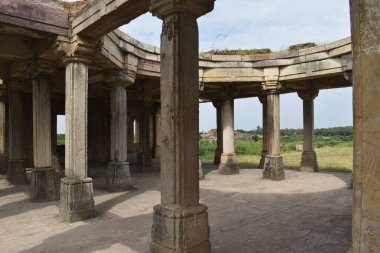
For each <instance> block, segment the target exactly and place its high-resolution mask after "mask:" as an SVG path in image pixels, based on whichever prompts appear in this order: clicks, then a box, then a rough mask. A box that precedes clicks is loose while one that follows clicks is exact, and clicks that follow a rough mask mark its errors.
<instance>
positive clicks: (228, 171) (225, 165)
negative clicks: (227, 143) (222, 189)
mask: <svg viewBox="0 0 380 253" xmlns="http://www.w3.org/2000/svg"><path fill="white" fill-rule="evenodd" d="M219 174H222V175H233V174H239V166H238V163H237V158H236V154H235V153H230V154H225V153H223V154H222V156H221V159H220V164H219Z"/></svg>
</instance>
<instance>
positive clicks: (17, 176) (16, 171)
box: [7, 83, 27, 184]
mask: <svg viewBox="0 0 380 253" xmlns="http://www.w3.org/2000/svg"><path fill="white" fill-rule="evenodd" d="M12 85H13V83H12ZM23 129H24V114H23V94H22V93H21V92H20V91H19V90H11V92H10V95H9V160H8V173H7V179H8V181H9V182H10V183H11V184H26V183H27V180H26V174H25V154H24V151H23Z"/></svg>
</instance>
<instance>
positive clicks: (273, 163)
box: [263, 155, 285, 181]
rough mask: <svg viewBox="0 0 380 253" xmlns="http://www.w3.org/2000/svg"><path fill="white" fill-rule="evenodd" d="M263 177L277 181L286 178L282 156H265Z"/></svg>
mask: <svg viewBox="0 0 380 253" xmlns="http://www.w3.org/2000/svg"><path fill="white" fill-rule="evenodd" d="M263 178H264V179H271V180H276V181H280V180H284V179H285V171H284V163H283V160H282V156H270V155H267V156H266V157H265V166H264V171H263Z"/></svg>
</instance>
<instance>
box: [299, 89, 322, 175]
mask: <svg viewBox="0 0 380 253" xmlns="http://www.w3.org/2000/svg"><path fill="white" fill-rule="evenodd" d="M318 92H319V91H318V90H308V91H304V92H298V96H299V97H300V98H301V99H302V100H303V152H302V158H301V167H300V170H301V171H304V172H318V162H317V154H316V153H315V151H314V99H315V98H316V97H317V96H318Z"/></svg>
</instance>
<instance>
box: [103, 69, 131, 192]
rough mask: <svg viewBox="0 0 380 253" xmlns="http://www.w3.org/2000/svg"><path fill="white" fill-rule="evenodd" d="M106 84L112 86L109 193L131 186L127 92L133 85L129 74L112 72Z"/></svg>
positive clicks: (108, 172)
mask: <svg viewBox="0 0 380 253" xmlns="http://www.w3.org/2000/svg"><path fill="white" fill-rule="evenodd" d="M106 82H107V83H108V84H109V85H110V86H111V162H110V163H109V164H108V170H107V183H106V187H107V190H108V191H111V192H118V191H125V190H127V189H128V188H129V187H130V186H131V184H132V180H131V173H130V170H129V163H128V152H127V150H128V139H127V136H128V129H127V126H128V123H127V91H126V87H128V86H129V85H131V84H133V82H134V80H130V79H129V78H128V76H127V73H125V72H123V71H117V72H115V71H112V72H111V73H108V74H107V77H106Z"/></svg>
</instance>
